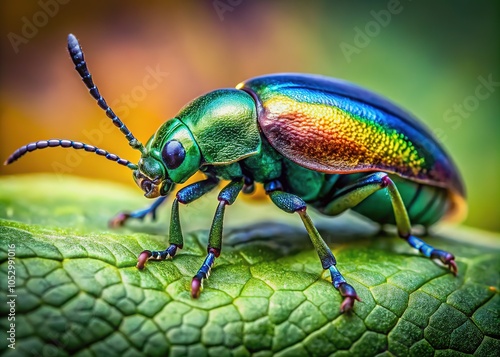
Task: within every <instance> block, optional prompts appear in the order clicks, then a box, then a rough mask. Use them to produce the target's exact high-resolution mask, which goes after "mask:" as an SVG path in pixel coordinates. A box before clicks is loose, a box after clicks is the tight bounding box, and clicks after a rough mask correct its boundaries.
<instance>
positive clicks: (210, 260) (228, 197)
mask: <svg viewBox="0 0 500 357" xmlns="http://www.w3.org/2000/svg"><path fill="white" fill-rule="evenodd" d="M243 185H244V183H243V178H241V179H234V180H233V181H231V182H230V183H229V184H228V185H227V186H225V187H224V188H223V189H222V190H221V191H220V193H219V196H218V199H219V205H218V206H217V210H216V211H215V216H214V219H213V221H212V227H211V228H210V233H209V235H208V246H207V253H208V254H207V257H206V258H205V261H204V262H203V264H202V265H201V268H200V269H199V270H198V272H197V273H196V275H195V276H194V277H193V280H192V281H191V296H192V297H193V298H197V297H198V296H199V295H200V291H201V287H202V285H203V280H204V279H206V278H208V276H209V275H210V270H211V269H212V266H213V265H214V262H215V258H217V257H218V256H219V255H220V252H221V248H222V225H223V220H224V211H225V208H226V205H232V204H233V203H234V201H235V200H236V197H238V194H239V193H240V191H241V190H242V189H243Z"/></svg>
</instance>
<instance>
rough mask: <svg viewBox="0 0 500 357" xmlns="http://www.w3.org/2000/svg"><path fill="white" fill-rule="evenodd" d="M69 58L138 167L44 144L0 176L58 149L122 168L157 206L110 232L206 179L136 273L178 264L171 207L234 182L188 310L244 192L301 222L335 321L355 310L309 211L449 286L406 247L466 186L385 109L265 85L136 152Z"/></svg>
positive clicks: (225, 94)
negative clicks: (326, 281) (369, 227)
mask: <svg viewBox="0 0 500 357" xmlns="http://www.w3.org/2000/svg"><path fill="white" fill-rule="evenodd" d="M68 51H69V54H70V56H71V59H72V60H73V63H74V64H75V69H76V70H77V71H78V73H79V74H80V76H81V78H82V80H83V82H84V83H85V85H86V86H87V88H88V89H89V92H90V94H91V95H92V97H93V98H94V99H96V100H97V103H98V105H99V106H100V107H101V108H102V109H103V110H105V111H106V115H107V116H108V117H109V118H110V119H111V120H112V121H113V123H114V124H115V125H116V126H117V127H118V128H119V129H120V131H121V132H122V133H123V134H124V135H125V137H126V139H127V140H128V142H129V144H130V146H132V148H134V149H136V150H139V151H140V152H141V159H140V160H139V163H138V164H137V165H136V164H133V163H131V162H130V161H128V160H124V159H121V158H119V157H118V156H116V155H114V154H111V153H109V152H107V151H105V150H102V149H99V148H97V147H95V146H92V145H88V144H85V143H81V142H77V141H71V140H60V139H51V140H43V141H37V142H34V143H30V144H27V145H25V146H22V147H21V148H19V149H17V150H16V151H15V152H14V153H13V154H12V155H11V156H10V157H9V158H8V159H7V161H6V162H5V164H10V163H12V162H14V161H16V160H17V159H19V158H20V157H21V156H23V155H24V154H26V153H27V152H31V151H33V150H37V149H44V148H47V147H57V146H60V147H64V148H73V149H83V150H86V151H89V152H94V153H96V154H98V155H101V156H105V157H106V158H107V159H109V160H111V161H115V162H117V163H119V164H121V165H124V166H127V167H128V168H130V169H132V170H133V177H134V180H135V182H136V183H137V185H138V186H139V187H140V188H141V189H142V190H143V191H144V195H145V196H146V197H148V198H157V200H156V201H155V202H154V203H153V204H152V205H151V206H150V207H148V208H146V209H143V210H138V211H135V212H132V213H121V214H119V215H117V216H116V217H115V218H113V219H112V220H111V221H110V224H111V225H113V226H118V225H122V224H124V223H125V222H126V221H127V220H128V219H131V218H140V219H142V218H144V217H145V216H147V215H152V216H153V218H154V217H155V216H156V209H157V208H158V206H160V205H161V204H162V203H163V202H164V201H165V199H166V197H167V195H168V194H169V192H171V191H172V190H173V189H174V187H175V185H176V184H181V183H184V182H185V181H187V180H188V179H189V178H190V177H191V176H192V175H194V174H195V173H196V172H198V171H201V172H202V173H204V174H205V176H206V179H204V180H201V181H198V182H196V183H193V184H191V185H188V186H186V187H184V188H182V189H180V190H179V191H178V192H177V194H176V197H175V199H174V200H173V203H172V214H171V219H170V236H169V246H168V247H167V248H166V249H165V250H163V251H149V250H145V251H143V252H142V253H140V254H139V257H138V263H137V267H138V268H139V269H143V268H144V266H145V263H146V261H147V260H152V259H155V260H164V259H166V258H172V257H174V256H175V254H176V253H177V251H178V249H180V248H182V246H183V237H182V232H181V225H180V221H179V203H181V204H187V203H190V202H192V201H194V200H196V199H198V198H200V197H201V196H203V195H205V194H206V193H207V192H209V191H211V190H213V189H214V188H215V187H216V186H217V185H218V183H219V180H221V179H224V180H229V181H230V182H229V184H227V185H226V186H225V187H224V188H223V189H222V190H221V191H220V193H219V195H218V200H219V204H218V206H217V209H216V211H215V216H214V219H213V222H212V227H211V229H210V233H209V239H208V247H207V256H206V258H205V261H204V262H203V264H202V266H201V268H200V269H199V270H198V272H197V273H196V275H195V276H194V277H193V280H192V283H191V295H192V297H194V298H196V297H198V296H199V294H200V291H201V287H202V283H203V280H204V279H206V278H207V277H208V274H209V272H210V269H211V267H212V266H213V264H214V262H215V259H216V258H217V257H218V256H219V255H220V253H221V246H222V225H223V217H224V211H225V209H226V206H228V205H231V204H232V203H233V202H234V201H235V200H236V197H237V196H238V194H239V193H240V192H241V191H243V192H244V193H250V192H252V190H253V188H254V184H255V183H256V182H257V183H261V184H263V185H264V189H265V191H266V193H267V194H268V195H269V197H270V199H271V201H272V202H273V203H274V204H275V205H276V206H277V207H278V208H280V209H282V210H284V211H286V212H289V213H297V214H298V215H299V217H300V218H301V219H302V222H303V223H304V226H305V228H306V230H307V233H308V234H309V237H310V238H311V241H312V243H313V245H314V248H315V249H316V251H317V253H318V256H319V259H320V261H321V264H322V267H323V269H327V270H329V272H330V274H331V278H332V284H333V286H334V287H335V288H336V289H337V290H338V291H339V292H340V294H341V295H342V297H343V301H342V304H341V306H340V310H341V311H342V312H344V311H347V310H349V309H351V308H352V307H353V305H354V301H355V300H359V298H358V295H357V294H356V291H355V290H354V288H353V287H352V286H351V285H350V284H349V283H348V282H347V281H346V280H345V279H344V277H343V276H342V274H341V273H340V271H339V270H338V269H337V266H336V263H337V262H336V259H335V257H334V255H333V254H332V252H331V250H330V248H329V247H328V245H327V244H326V243H325V241H324V240H323V239H322V237H321V236H320V234H319V233H318V231H317V230H316V228H315V226H314V224H313V222H312V221H311V218H310V217H309V215H308V213H307V206H308V205H309V206H311V207H313V208H315V209H316V210H318V211H319V212H321V213H323V214H325V215H329V216H335V215H338V214H340V213H342V212H344V211H346V210H347V209H353V210H354V211H356V212H358V213H361V214H362V215H364V216H366V217H368V218H370V219H372V220H373V221H375V222H377V223H380V224H395V225H396V226H397V230H398V234H399V236H400V237H401V238H403V239H405V240H406V241H407V242H408V244H410V246H412V247H413V248H416V249H418V250H419V251H420V252H421V253H422V254H423V255H424V256H426V257H428V258H431V259H437V260H439V261H441V262H442V263H443V264H444V265H446V266H448V268H449V269H450V270H451V272H452V273H453V274H455V275H456V274H457V271H458V269H457V265H456V263H455V257H454V256H453V254H451V253H449V252H446V251H443V250H439V249H435V248H433V247H432V246H430V245H428V244H426V243H425V242H424V241H422V240H421V239H419V238H417V237H415V236H413V235H412V233H411V225H410V221H411V222H413V223H414V224H419V225H422V226H424V227H428V226H430V225H432V224H434V223H435V222H437V221H438V220H439V219H441V218H443V217H445V218H455V219H457V218H459V217H461V216H463V215H464V214H465V211H466V203H465V189H464V186H463V183H462V180H461V178H460V175H459V173H458V170H457V168H456V166H455V164H454V163H453V162H452V160H451V158H450V157H449V156H448V154H447V153H446V152H445V151H444V149H443V148H442V147H441V146H440V145H439V144H438V142H437V141H436V140H435V139H434V137H433V135H432V134H431V133H430V132H429V130H428V129H427V128H426V127H424V126H423V125H422V124H421V123H420V122H419V121H417V120H416V119H415V118H414V117H413V116H411V115H410V114H408V113H407V112H405V111H403V110H402V109H400V108H399V107H397V106H396V105H394V104H392V103H391V102H389V101H388V100H387V99H385V98H383V97H381V96H378V95H376V94H374V93H372V92H369V91H367V90H365V89H363V88H360V87H357V86H355V85H353V84H350V83H348V82H345V81H341V80H338V79H332V78H328V77H322V76H316V75H304V74H272V75H266V76H261V77H256V78H252V79H249V80H247V81H244V82H241V83H240V84H238V85H237V86H236V88H228V89H218V90H214V91H212V92H209V93H207V94H205V95H202V96H201V97H198V98H196V99H194V100H193V101H192V102H191V103H189V104H187V105H186V106H185V107H184V108H183V109H181V111H180V112H179V113H178V114H177V115H176V116H175V117H174V118H172V119H170V120H168V121H166V122H165V123H163V124H162V125H161V126H160V128H159V129H158V130H157V131H156V133H155V134H153V136H152V137H151V138H150V139H149V141H148V142H147V144H146V145H145V146H144V145H143V144H141V142H139V141H138V140H137V139H136V138H135V137H134V135H133V134H132V133H131V132H130V130H129V129H128V128H127V127H126V126H125V124H123V122H122V121H121V120H120V119H119V118H118V117H117V116H116V115H115V113H114V112H113V110H112V109H111V108H110V107H109V106H108V105H107V103H106V101H105V100H104V98H103V97H102V96H101V94H100V93H99V90H98V89H97V87H96V86H95V84H94V82H93V80H92V76H91V74H90V73H89V71H88V69H87V64H86V62H85V60H84V56H83V52H82V49H81V47H80V45H79V43H78V40H77V39H76V37H75V36H74V35H72V34H70V35H69V36H68Z"/></svg>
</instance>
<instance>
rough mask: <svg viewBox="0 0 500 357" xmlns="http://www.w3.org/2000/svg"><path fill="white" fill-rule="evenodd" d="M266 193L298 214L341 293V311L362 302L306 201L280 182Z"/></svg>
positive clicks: (276, 203)
mask: <svg viewBox="0 0 500 357" xmlns="http://www.w3.org/2000/svg"><path fill="white" fill-rule="evenodd" d="M265 189H266V193H267V194H268V195H269V197H270V198H271V200H272V201H273V203H274V204H275V205H276V206H278V207H279V208H280V209H282V210H283V211H285V212H288V213H298V214H299V216H300V218H301V219H302V222H303V223H304V226H305V228H306V230H307V233H308V234H309V238H310V239H311V242H312V243H313V245H314V248H315V249H316V252H317V253H318V256H319V259H320V261H321V265H322V266H323V269H328V270H329V271H330V275H331V277H332V284H333V286H334V287H335V289H337V290H338V291H339V292H340V295H341V296H342V297H343V298H344V300H343V301H342V304H341V305H340V311H341V312H344V311H348V310H350V309H351V308H352V307H353V305H354V301H355V300H358V301H361V300H360V298H359V297H358V294H357V293H356V290H354V288H353V287H352V286H351V285H350V284H348V283H347V282H346V280H345V278H344V277H343V276H342V274H341V273H340V271H339V270H338V269H337V267H336V264H337V261H336V259H335V256H334V255H333V253H332V251H331V250H330V248H329V247H328V245H327V244H326V243H325V241H324V240H323V238H322V237H321V235H320V234H319V232H318V230H317V229H316V227H315V226H314V224H313V222H312V220H311V218H310V217H309V215H308V214H307V212H306V210H307V205H306V203H305V202H304V200H303V199H302V198H300V197H298V196H296V195H293V194H291V193H287V192H284V191H283V190H282V186H281V184H280V183H279V182H278V181H271V182H269V183H268V184H266V185H265Z"/></svg>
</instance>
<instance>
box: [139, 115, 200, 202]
mask: <svg viewBox="0 0 500 357" xmlns="http://www.w3.org/2000/svg"><path fill="white" fill-rule="evenodd" d="M200 164H201V154H200V150H199V148H198V145H197V143H196V142H195V140H194V138H193V136H192V135H191V132H190V131H189V129H188V128H187V127H186V126H185V125H184V124H183V123H182V122H181V121H180V120H179V119H176V118H174V119H171V120H168V121H167V122H165V123H164V124H163V125H162V126H161V127H160V128H159V129H158V130H157V131H156V133H155V134H154V135H153V136H152V137H151V139H149V141H148V143H147V144H146V147H145V150H144V153H143V154H142V156H141V159H140V161H139V164H138V165H137V166H138V167H137V169H136V170H134V174H133V175H134V180H135V182H136V183H137V185H138V186H139V187H140V188H141V189H142V190H143V191H144V196H146V197H148V198H154V197H158V196H165V195H166V194H167V193H168V192H170V191H171V190H172V189H173V187H174V185H175V184H176V183H183V182H185V181H186V180H187V179H189V178H190V177H191V176H192V175H193V174H194V173H195V172H196V171H198V170H199V168H200Z"/></svg>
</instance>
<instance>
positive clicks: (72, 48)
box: [68, 33, 145, 154]
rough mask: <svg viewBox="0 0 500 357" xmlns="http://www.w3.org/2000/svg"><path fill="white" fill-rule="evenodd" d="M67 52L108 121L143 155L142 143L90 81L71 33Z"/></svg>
mask: <svg viewBox="0 0 500 357" xmlns="http://www.w3.org/2000/svg"><path fill="white" fill-rule="evenodd" d="M68 52H69V55H70V56H71V59H72V61H73V63H74V64H75V69H76V70H77V72H78V73H79V74H80V77H82V81H83V83H85V85H86V86H87V88H88V89H89V93H90V95H91V96H92V97H93V98H94V99H95V100H96V101H97V104H98V105H99V106H100V107H101V108H102V109H103V110H104V111H105V112H106V115H107V116H108V118H109V119H111V120H112V121H113V124H115V126H117V127H118V128H119V129H120V131H121V132H122V133H123V134H124V135H125V137H126V138H127V140H128V143H129V144H130V146H132V148H134V149H136V150H139V151H140V152H141V153H142V154H144V152H145V150H144V146H143V145H142V143H141V142H140V141H139V140H137V139H136V138H135V137H134V135H133V134H132V133H131V132H130V130H129V129H128V128H127V126H126V125H125V124H123V122H122V121H121V120H120V118H118V117H117V116H116V114H115V113H114V112H113V110H112V109H111V108H110V107H109V105H108V104H107V103H106V100H105V99H104V98H103V97H102V95H101V94H100V93H99V89H98V88H97V86H96V85H95V84H94V81H93V80H92V75H91V74H90V72H89V70H88V68H87V63H86V62H85V58H84V57H83V51H82V48H81V47H80V44H79V43H78V40H77V39H76V37H75V36H74V35H73V34H71V33H70V34H69V35H68Z"/></svg>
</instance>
